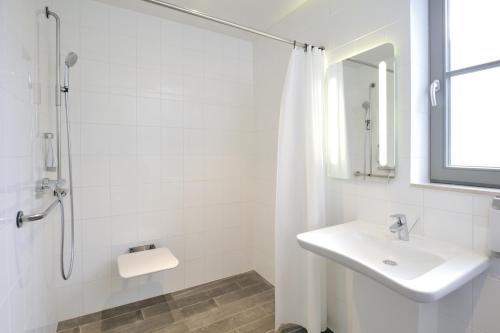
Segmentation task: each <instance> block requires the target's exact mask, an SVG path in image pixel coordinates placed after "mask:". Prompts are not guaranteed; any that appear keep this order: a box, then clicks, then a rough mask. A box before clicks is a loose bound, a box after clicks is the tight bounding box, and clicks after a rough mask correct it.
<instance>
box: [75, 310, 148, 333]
mask: <svg viewBox="0 0 500 333" xmlns="http://www.w3.org/2000/svg"><path fill="white" fill-rule="evenodd" d="M138 320H142V314H141V312H140V311H134V312H129V313H124V314H121V315H118V316H115V317H111V318H107V319H103V320H101V321H98V322H93V323H89V324H86V325H83V326H80V331H81V333H97V332H108V331H111V330H115V329H116V328H118V327H122V326H127V325H130V324H133V323H135V322H136V321H138Z"/></svg>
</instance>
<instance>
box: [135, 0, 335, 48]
mask: <svg viewBox="0 0 500 333" xmlns="http://www.w3.org/2000/svg"><path fill="white" fill-rule="evenodd" d="M142 1H144V2H148V3H151V4H154V5H158V6H162V7H165V8H169V9H173V10H176V11H178V12H182V13H185V14H189V15H194V16H196V17H199V18H202V19H205V20H208V21H212V22H217V23H220V24H223V25H227V26H229V27H232V28H236V29H239V30H243V31H246V32H250V33H252V34H255V35H259V36H262V37H266V38H270V39H274V40H277V41H279V42H282V43H286V44H290V45H293V46H294V47H295V46H298V47H302V48H304V49H305V48H307V46H312V47H314V45H311V44H307V43H302V42H297V41H295V40H291V39H288V38H283V37H280V36H276V35H272V34H269V33H267V32H264V31H260V30H257V29H254V28H249V27H245V26H244V25H241V24H238V23H234V22H230V21H226V20H223V19H220V18H218V17H214V16H210V15H208V14H205V13H203V12H200V11H197V10H194V9H189V8H185V7H181V6H177V5H174V4H172V3H168V2H164V1H159V0H142ZM318 48H319V49H320V50H324V49H325V48H324V47H323V46H319V47H318Z"/></svg>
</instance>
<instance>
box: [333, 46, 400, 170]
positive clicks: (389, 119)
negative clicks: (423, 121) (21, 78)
mask: <svg viewBox="0 0 500 333" xmlns="http://www.w3.org/2000/svg"><path fill="white" fill-rule="evenodd" d="M395 67H396V66H395V61H394V47H393V45H392V44H383V45H380V46H377V47H375V48H373V49H370V50H368V51H365V52H363V53H360V54H357V55H355V56H352V57H350V58H347V59H345V60H343V61H342V62H340V63H336V64H333V65H331V66H330V67H329V68H328V72H327V85H328V117H327V121H328V126H327V135H328V161H329V163H328V164H329V168H328V169H329V175H330V176H332V177H335V178H341V179H351V178H360V179H367V178H387V179H391V178H394V176H395V172H396V128H395V126H396V125H395V124H396V109H395V105H396V103H395V98H396V91H395V71H396V68H395Z"/></svg>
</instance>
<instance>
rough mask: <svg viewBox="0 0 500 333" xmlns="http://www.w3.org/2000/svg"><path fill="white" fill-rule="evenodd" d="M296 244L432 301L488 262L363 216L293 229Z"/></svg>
mask: <svg viewBox="0 0 500 333" xmlns="http://www.w3.org/2000/svg"><path fill="white" fill-rule="evenodd" d="M297 240H298V241H299V244H300V246H301V247H303V248H304V249H306V250H309V251H311V252H314V253H316V254H319V255H321V256H323V257H326V258H329V259H332V260H333V261H335V262H338V263H340V264H342V265H344V266H347V267H349V268H350V269H352V270H354V271H357V272H359V273H361V274H364V275H366V276H368V277H370V278H373V279H375V280H377V281H378V282H380V283H382V284H383V285H385V286H386V287H388V288H390V289H393V290H394V291H396V292H398V293H400V294H402V295H404V296H406V297H408V298H410V299H412V300H414V301H417V302H433V301H437V300H439V299H440V298H442V297H444V296H446V295H447V294H449V293H451V292H452V291H454V290H456V289H458V288H460V287H461V286H463V285H464V284H466V283H467V282H469V281H470V280H472V279H473V278H475V277H476V276H478V275H479V274H481V273H482V272H483V271H484V270H486V269H487V268H488V265H489V262H488V257H486V256H483V255H480V254H477V253H475V252H473V251H470V250H467V249H463V248H460V247H457V246H454V245H452V244H448V243H444V242H439V241H435V240H432V239H429V238H425V237H420V236H416V235H411V236H410V241H401V240H398V239H397V238H396V236H395V235H394V234H391V233H390V232H389V230H388V229H386V228H383V227H381V226H377V225H374V224H371V223H366V222H363V221H354V222H349V223H345V224H341V225H337V226H333V227H327V228H322V229H318V230H314V231H309V232H305V233H302V234H299V235H297Z"/></svg>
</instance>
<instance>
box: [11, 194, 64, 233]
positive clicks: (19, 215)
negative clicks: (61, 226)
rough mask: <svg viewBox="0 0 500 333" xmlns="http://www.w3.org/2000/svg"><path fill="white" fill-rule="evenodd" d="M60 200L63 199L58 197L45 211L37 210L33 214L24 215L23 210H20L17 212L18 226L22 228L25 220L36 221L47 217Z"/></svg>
mask: <svg viewBox="0 0 500 333" xmlns="http://www.w3.org/2000/svg"><path fill="white" fill-rule="evenodd" d="M60 201H61V200H60V199H59V198H57V199H55V200H54V201H53V202H52V203H51V204H50V205H49V207H47V208H46V209H45V210H44V211H41V212H36V213H33V214H28V215H24V213H23V211H22V210H20V211H19V212H17V216H16V225H17V227H18V228H21V227H22V226H23V224H24V223H25V222H34V221H39V220H42V219H44V218H46V217H47V215H49V214H50V212H51V211H52V210H53V209H54V208H55V207H56V206H57V205H58V204H59V203H60Z"/></svg>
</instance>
